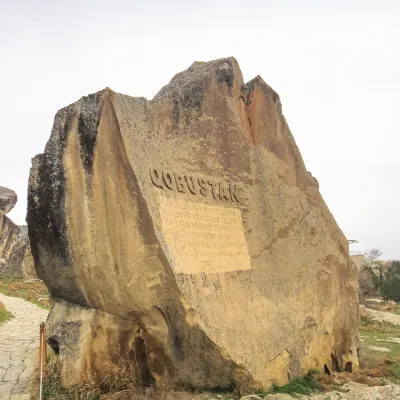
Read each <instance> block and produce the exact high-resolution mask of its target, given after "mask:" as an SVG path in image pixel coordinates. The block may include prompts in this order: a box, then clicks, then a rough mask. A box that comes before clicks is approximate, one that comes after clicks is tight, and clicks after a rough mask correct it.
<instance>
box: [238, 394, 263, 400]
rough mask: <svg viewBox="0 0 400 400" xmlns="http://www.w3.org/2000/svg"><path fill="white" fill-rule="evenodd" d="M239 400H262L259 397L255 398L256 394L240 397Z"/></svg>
mask: <svg viewBox="0 0 400 400" xmlns="http://www.w3.org/2000/svg"><path fill="white" fill-rule="evenodd" d="M240 400H262V398H261V397H260V396H257V395H256V394H249V395H247V396H243V397H241V398H240Z"/></svg>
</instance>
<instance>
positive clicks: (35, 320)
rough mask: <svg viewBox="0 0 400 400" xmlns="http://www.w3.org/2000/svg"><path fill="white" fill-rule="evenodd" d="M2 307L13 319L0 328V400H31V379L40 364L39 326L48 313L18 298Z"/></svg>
mask: <svg viewBox="0 0 400 400" xmlns="http://www.w3.org/2000/svg"><path fill="white" fill-rule="evenodd" d="M0 302H1V303H3V304H4V305H5V307H6V309H7V310H8V311H10V312H11V313H12V314H13V316H14V318H13V319H11V320H10V321H7V322H5V323H4V324H2V325H1V326H0V400H26V399H30V396H29V392H28V384H29V379H30V377H31V375H32V372H33V371H34V369H35V366H36V363H37V348H38V345H39V324H40V322H41V321H46V318H47V313H48V312H47V311H46V310H43V309H41V308H39V307H37V306H35V305H34V304H32V303H29V302H27V301H25V300H22V299H18V298H16V297H8V296H4V295H3V294H1V293H0Z"/></svg>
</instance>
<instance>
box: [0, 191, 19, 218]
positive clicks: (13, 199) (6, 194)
mask: <svg viewBox="0 0 400 400" xmlns="http://www.w3.org/2000/svg"><path fill="white" fill-rule="evenodd" d="M16 203H17V194H16V193H15V192H14V191H13V190H11V189H8V188H6V187H4V186H0V214H4V215H5V214H8V213H9V212H10V211H11V210H12V209H13V208H14V206H15V204H16Z"/></svg>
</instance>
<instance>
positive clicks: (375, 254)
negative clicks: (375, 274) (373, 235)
mask: <svg viewBox="0 0 400 400" xmlns="http://www.w3.org/2000/svg"><path fill="white" fill-rule="evenodd" d="M382 254H383V252H382V250H381V249H378V248H373V249H369V250H368V251H367V252H366V253H365V257H366V258H367V260H368V261H369V262H370V264H371V265H372V264H376V265H378V268H379V280H380V281H381V282H382V281H383V263H382V262H381V261H378V258H379V257H380V256H381V255H382Z"/></svg>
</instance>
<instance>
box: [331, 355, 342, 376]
mask: <svg viewBox="0 0 400 400" xmlns="http://www.w3.org/2000/svg"><path fill="white" fill-rule="evenodd" d="M331 358H332V371H333V372H340V367H339V363H338V360H337V359H336V357H335V356H334V355H333V354H331Z"/></svg>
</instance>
